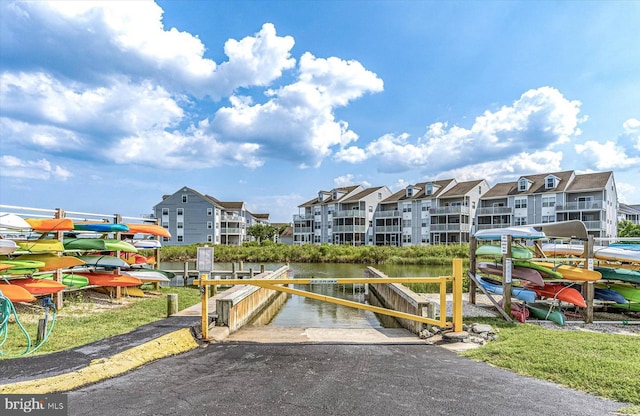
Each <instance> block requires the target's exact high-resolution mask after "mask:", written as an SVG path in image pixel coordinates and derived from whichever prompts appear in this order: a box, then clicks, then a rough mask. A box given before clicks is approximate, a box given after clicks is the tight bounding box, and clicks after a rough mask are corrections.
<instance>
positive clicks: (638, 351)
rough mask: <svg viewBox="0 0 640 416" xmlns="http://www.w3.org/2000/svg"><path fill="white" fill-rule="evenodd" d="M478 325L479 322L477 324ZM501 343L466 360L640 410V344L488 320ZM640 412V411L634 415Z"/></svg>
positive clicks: (470, 353)
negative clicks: (619, 402)
mask: <svg viewBox="0 0 640 416" xmlns="http://www.w3.org/2000/svg"><path fill="white" fill-rule="evenodd" d="M476 321H477V320H474V322H476ZM484 322H485V323H489V324H491V325H493V326H495V327H498V328H499V329H500V334H499V338H498V340H496V341H492V342H490V343H488V344H486V345H484V346H482V347H480V348H477V349H473V350H469V351H467V352H464V353H463V354H464V355H465V356H467V357H469V358H472V359H474V360H479V361H485V362H487V363H489V364H491V365H495V366H497V367H501V368H505V369H508V370H511V371H514V372H516V373H518V374H522V375H526V376H530V377H535V378H538V379H541V380H547V381H551V382H554V383H558V384H561V385H564V386H567V387H570V388H573V389H576V390H580V391H583V392H586V393H590V394H594V395H597V396H600V397H604V398H608V399H611V400H616V401H621V402H624V403H629V404H633V405H640V382H638V374H640V338H639V337H637V336H629V335H617V334H603V333H593V332H585V331H567V330H558V329H547V328H543V327H540V326H537V325H533V324H525V325H519V324H508V323H506V322H504V321H502V320H499V319H487V320H484ZM636 411H640V407H635V408H634V410H633V411H630V413H633V414H635V413H634V412H636Z"/></svg>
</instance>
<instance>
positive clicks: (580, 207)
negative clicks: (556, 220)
mask: <svg viewBox="0 0 640 416" xmlns="http://www.w3.org/2000/svg"><path fill="white" fill-rule="evenodd" d="M602 207H603V204H602V201H585V202H567V203H565V204H556V211H593V210H601V209H603V208H602Z"/></svg>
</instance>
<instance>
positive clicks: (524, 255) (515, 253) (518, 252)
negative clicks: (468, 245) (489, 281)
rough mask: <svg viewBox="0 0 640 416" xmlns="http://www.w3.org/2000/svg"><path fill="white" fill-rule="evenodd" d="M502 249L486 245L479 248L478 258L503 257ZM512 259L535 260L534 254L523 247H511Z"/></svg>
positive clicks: (477, 251)
mask: <svg viewBox="0 0 640 416" xmlns="http://www.w3.org/2000/svg"><path fill="white" fill-rule="evenodd" d="M501 250H502V249H501V247H500V246H498V245H489V244H485V245H482V246H479V247H478V248H477V250H476V256H480V257H482V256H484V257H500V258H501V257H502V251H501ZM511 257H513V258H514V259H520V260H528V259H531V258H533V253H532V252H531V251H530V250H528V249H526V248H522V247H511Z"/></svg>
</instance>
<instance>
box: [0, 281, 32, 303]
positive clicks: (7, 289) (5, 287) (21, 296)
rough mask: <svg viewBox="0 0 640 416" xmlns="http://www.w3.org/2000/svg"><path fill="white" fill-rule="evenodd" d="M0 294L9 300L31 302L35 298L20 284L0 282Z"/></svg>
mask: <svg viewBox="0 0 640 416" xmlns="http://www.w3.org/2000/svg"><path fill="white" fill-rule="evenodd" d="M0 294H1V295H2V296H4V297H6V298H7V299H9V300H10V301H11V302H33V301H34V300H36V298H35V297H34V296H33V295H32V294H31V293H29V291H28V290H27V289H25V288H23V287H21V286H17V285H9V284H6V283H0Z"/></svg>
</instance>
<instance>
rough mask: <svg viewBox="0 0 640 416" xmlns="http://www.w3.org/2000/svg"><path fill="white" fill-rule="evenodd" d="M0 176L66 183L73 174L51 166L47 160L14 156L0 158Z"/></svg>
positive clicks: (57, 166) (59, 167)
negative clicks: (24, 158) (53, 180)
mask: <svg viewBox="0 0 640 416" xmlns="http://www.w3.org/2000/svg"><path fill="white" fill-rule="evenodd" d="M0 175H2V176H10V177H14V178H22V179H36V180H48V179H56V180H61V181H66V180H67V179H68V178H70V177H71V176H73V174H72V173H71V172H70V171H69V170H67V169H65V168H63V167H61V166H59V165H55V166H53V165H52V164H51V162H49V161H48V160H47V159H39V160H22V159H19V158H17V157H15V156H11V155H3V156H0Z"/></svg>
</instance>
